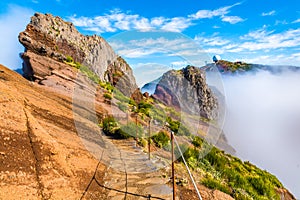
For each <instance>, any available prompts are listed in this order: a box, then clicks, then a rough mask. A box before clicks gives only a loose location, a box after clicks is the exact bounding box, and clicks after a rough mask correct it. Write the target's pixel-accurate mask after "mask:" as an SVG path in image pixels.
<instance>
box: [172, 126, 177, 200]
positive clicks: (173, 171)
mask: <svg viewBox="0 0 300 200" xmlns="http://www.w3.org/2000/svg"><path fill="white" fill-rule="evenodd" d="M171 146H172V180H173V200H175V196H176V195H175V194H176V188H175V187H176V183H175V169H174V162H175V158H174V157H175V156H174V135H173V131H171Z"/></svg>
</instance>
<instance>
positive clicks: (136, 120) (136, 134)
mask: <svg viewBox="0 0 300 200" xmlns="http://www.w3.org/2000/svg"><path fill="white" fill-rule="evenodd" d="M135 125H136V127H135V147H137V141H138V115H137V113H135Z"/></svg>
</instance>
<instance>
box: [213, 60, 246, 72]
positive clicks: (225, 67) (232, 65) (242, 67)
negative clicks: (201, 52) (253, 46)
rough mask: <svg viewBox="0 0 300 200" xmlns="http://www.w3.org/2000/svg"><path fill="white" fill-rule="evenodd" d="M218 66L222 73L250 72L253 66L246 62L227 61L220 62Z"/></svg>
mask: <svg viewBox="0 0 300 200" xmlns="http://www.w3.org/2000/svg"><path fill="white" fill-rule="evenodd" d="M217 66H218V68H219V70H220V71H222V72H237V71H248V70H250V69H251V67H252V66H251V64H248V63H244V62H230V61H226V60H219V61H218V62H217Z"/></svg>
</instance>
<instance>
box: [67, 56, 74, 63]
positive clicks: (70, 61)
mask: <svg viewBox="0 0 300 200" xmlns="http://www.w3.org/2000/svg"><path fill="white" fill-rule="evenodd" d="M66 61H67V62H68V63H72V62H74V59H73V58H72V57H71V56H67V57H66Z"/></svg>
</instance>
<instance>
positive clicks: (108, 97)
mask: <svg viewBox="0 0 300 200" xmlns="http://www.w3.org/2000/svg"><path fill="white" fill-rule="evenodd" d="M103 97H104V98H105V99H109V100H111V99H112V96H111V94H109V93H104V94H103Z"/></svg>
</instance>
